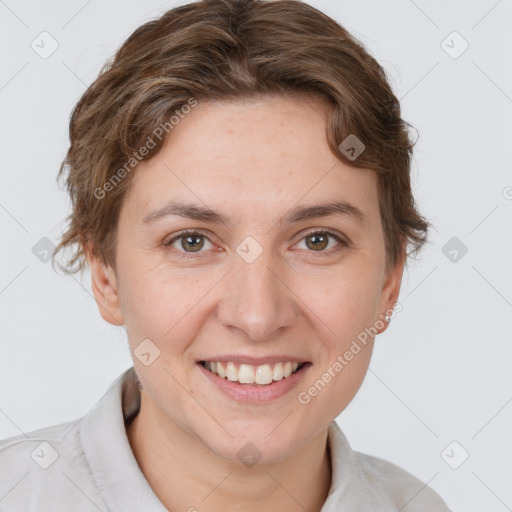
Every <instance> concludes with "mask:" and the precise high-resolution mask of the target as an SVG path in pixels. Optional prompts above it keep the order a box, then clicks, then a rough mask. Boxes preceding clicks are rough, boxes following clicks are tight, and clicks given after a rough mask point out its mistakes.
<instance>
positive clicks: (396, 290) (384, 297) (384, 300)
mask: <svg viewBox="0 0 512 512" xmlns="http://www.w3.org/2000/svg"><path fill="white" fill-rule="evenodd" d="M405 257H406V255H405V247H404V248H403V250H402V252H401V254H400V256H399V257H398V260H397V263H396V265H395V266H394V267H391V268H389V269H388V270H387V273H386V275H385V278H384V281H383V285H382V292H381V298H380V303H379V307H380V316H379V320H381V322H382V323H384V326H383V327H382V328H381V329H378V333H379V334H381V333H383V332H384V331H385V330H386V329H387V328H388V325H389V322H387V321H386V320H385V318H384V316H385V315H388V316H391V314H392V312H393V308H394V306H395V304H396V303H397V301H398V296H399V295H400V286H401V284H402V276H403V273H404V265H405ZM397 311H398V309H397ZM381 322H379V324H380V323H381Z"/></svg>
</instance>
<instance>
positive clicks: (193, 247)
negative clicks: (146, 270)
mask: <svg viewBox="0 0 512 512" xmlns="http://www.w3.org/2000/svg"><path fill="white" fill-rule="evenodd" d="M205 241H206V243H209V244H210V245H211V246H212V247H213V244H212V243H211V242H210V241H209V240H208V237H207V236H206V235H203V234H202V233H199V232H195V231H190V232H184V233H183V232H182V233H181V234H178V235H177V236H175V237H174V238H172V239H171V240H169V241H168V242H166V243H164V245H165V246H168V247H173V248H174V249H176V250H177V251H179V252H181V253H189V254H191V253H196V252H197V253H199V252H204V251H202V249H203V248H205ZM206 248H208V247H206Z"/></svg>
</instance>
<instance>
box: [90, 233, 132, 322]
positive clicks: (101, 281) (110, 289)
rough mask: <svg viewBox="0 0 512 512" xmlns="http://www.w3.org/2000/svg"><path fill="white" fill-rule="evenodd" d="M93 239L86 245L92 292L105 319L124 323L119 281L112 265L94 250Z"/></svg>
mask: <svg viewBox="0 0 512 512" xmlns="http://www.w3.org/2000/svg"><path fill="white" fill-rule="evenodd" d="M92 243H93V242H92V241H89V242H88V243H87V245H86V247H84V252H85V254H86V257H87V261H88V263H89V267H90V269H91V281H92V292H93V294H94V298H95V299H96V303H97V304H98V309H99V311H100V314H101V316H102V317H103V320H105V321H106V322H108V323H109V324H112V325H123V324H124V318H123V314H122V311H121V306H120V303H119V296H118V283H117V278H116V275H115V272H114V270H113V269H112V267H111V266H110V265H107V264H106V263H104V262H103V260H101V258H98V257H97V256H95V255H94V254H93V252H92Z"/></svg>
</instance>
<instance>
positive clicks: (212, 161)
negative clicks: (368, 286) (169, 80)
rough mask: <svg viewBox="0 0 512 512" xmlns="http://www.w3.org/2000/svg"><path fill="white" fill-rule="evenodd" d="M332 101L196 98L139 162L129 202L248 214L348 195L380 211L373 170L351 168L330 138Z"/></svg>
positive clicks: (139, 206) (146, 207)
mask: <svg viewBox="0 0 512 512" xmlns="http://www.w3.org/2000/svg"><path fill="white" fill-rule="evenodd" d="M326 115H327V105H326V104H325V103H324V102H323V101H321V100H319V99H317V98H309V99H308V100H307V101H306V100H305V99H298V98H284V97H270V98H267V99H264V100H262V99H260V100H251V101H237V102H222V103H220V102H216V103H199V104H198V105H197V106H196V107H194V108H193V109H192V110H191V112H190V113H189V114H187V115H184V116H183V117H182V119H180V121H179V123H178V124H177V125H176V126H174V128H173V129H172V131H171V132H170V134H169V136H168V138H167V140H166V144H165V146H164V147H163V148H162V150H161V151H160V153H159V154H158V155H157V156H156V157H154V158H153V159H151V160H149V161H147V162H143V163H141V164H139V167H138V168H137V169H136V172H135V175H134V179H133V182H132V184H131V187H130V191H129V194H128V196H129V198H128V197H127V198H125V200H126V201H128V200H129V201H130V202H131V203H132V206H133V208H132V211H136V212H137V215H138V216H139V217H146V216H147V215H148V213H149V211H151V210H154V209H155V208H157V207H162V206H163V205H164V204H165V203H167V202H168V201H169V200H171V199H179V200H182V201H187V202H189V203H190V202H191V201H193V202H195V203H198V202H199V203H201V202H202V203H203V205H204V206H208V207H210V208H212V209H215V210H218V211H223V212H225V213H226V214H227V215H229V214H230V212H231V213H233V216H236V217H237V218H238V220H241V216H240V210H241V209H243V211H244V212H245V213H246V215H248V216H251V215H255V214H256V215H258V214H259V215H261V214H262V213H263V212H272V211H273V212H277V211H278V210H281V209H282V208H283V207H285V206H286V207H287V210H289V209H290V207H292V206H296V205H297V204H298V203H304V204H306V203H310V204H313V203H315V204H316V203H319V202H322V203H326V202H329V201H339V200H345V201H349V200H350V203H352V204H355V205H356V206H358V207H359V208H360V209H361V210H362V211H364V212H365V213H366V214H367V215H368V216H371V215H372V214H373V213H374V210H375V211H376V210H377V209H378V201H377V189H376V176H375V173H374V172H373V171H370V170H368V169H362V168H355V167H350V166H348V165H346V164H344V163H343V162H341V161H340V160H339V158H338V157H337V156H336V155H335V154H334V153H333V152H332V151H331V149H330V148H329V146H328V143H327V136H326V121H327V117H326Z"/></svg>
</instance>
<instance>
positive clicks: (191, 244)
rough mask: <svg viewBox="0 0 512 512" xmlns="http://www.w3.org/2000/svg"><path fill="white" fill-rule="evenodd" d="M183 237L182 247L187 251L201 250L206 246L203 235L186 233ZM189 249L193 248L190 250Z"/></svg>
mask: <svg viewBox="0 0 512 512" xmlns="http://www.w3.org/2000/svg"><path fill="white" fill-rule="evenodd" d="M180 238H181V247H182V248H183V249H184V250H185V251H187V252H197V251H200V250H201V249H202V248H203V246H204V237H203V235H186V236H182V237H180ZM189 249H191V250H190V251H189Z"/></svg>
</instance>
